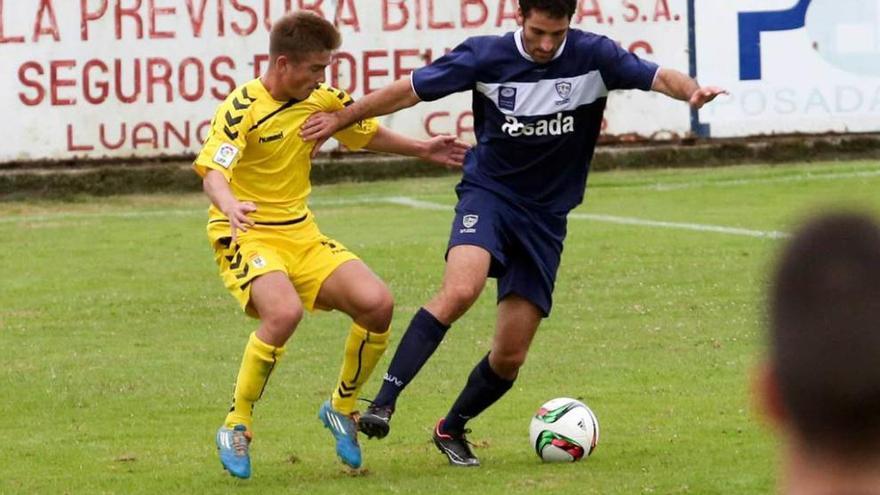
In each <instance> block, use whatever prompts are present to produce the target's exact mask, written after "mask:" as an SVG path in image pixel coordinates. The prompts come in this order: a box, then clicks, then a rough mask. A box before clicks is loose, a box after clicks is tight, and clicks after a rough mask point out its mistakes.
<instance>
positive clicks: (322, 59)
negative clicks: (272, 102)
mask: <svg viewBox="0 0 880 495" xmlns="http://www.w3.org/2000/svg"><path fill="white" fill-rule="evenodd" d="M282 57H283V56H280V57H278V58H279V63H278V70H279V72H280V73H281V85H282V87H283V88H284V92H285V93H287V96H288V97H289V98H296V99H297V100H305V99H306V98H308V97H309V95H310V94H312V90H314V89H315V88H316V87H317V86H318V84H320V83H322V82H324V80H325V79H326V77H325V73H326V72H327V66H328V65H330V62H331V61H332V60H333V54H332V53H330V52H329V51H325V52H310V53H307V54H305V55H304V56H303V57H302V58H301V59H299V60H296V59H289V58H286V57H285V58H284V61H283V62H282V61H281V60H280V59H281V58H282Z"/></svg>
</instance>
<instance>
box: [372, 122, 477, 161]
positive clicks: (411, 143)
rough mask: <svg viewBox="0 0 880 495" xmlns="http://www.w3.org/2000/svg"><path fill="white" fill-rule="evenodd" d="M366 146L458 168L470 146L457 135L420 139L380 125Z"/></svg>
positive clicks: (374, 149) (373, 149)
mask: <svg viewBox="0 0 880 495" xmlns="http://www.w3.org/2000/svg"><path fill="white" fill-rule="evenodd" d="M365 148H366V149H368V150H371V151H381V152H384V153H395V154H398V155H406V156H414V157H416V158H421V159H423V160H426V161H429V162H433V163H436V164H438V165H443V166H444V167H450V168H458V167H461V164H462V162H464V155H465V153H467V151H468V150H469V149H470V146H469V145H468V144H467V143H465V142H463V141H459V140H458V139H456V138H455V136H436V137H433V138H431V139H426V140H418V139H413V138H410V137H407V136H404V135H402V134H398V133H396V132H394V131H392V130H391V129H388V128H386V127H379V131H378V132H376V135H375V136H373V139H372V140H370V142H369V144H367V145H366V146H365Z"/></svg>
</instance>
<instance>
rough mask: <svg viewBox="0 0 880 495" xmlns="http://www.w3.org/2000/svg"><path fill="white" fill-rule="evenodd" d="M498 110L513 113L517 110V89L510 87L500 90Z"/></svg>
mask: <svg viewBox="0 0 880 495" xmlns="http://www.w3.org/2000/svg"><path fill="white" fill-rule="evenodd" d="M498 108H500V109H501V110H510V111H511V112H512V111H513V110H514V109H515V108H516V88H512V87H510V86H501V87H500V88H498Z"/></svg>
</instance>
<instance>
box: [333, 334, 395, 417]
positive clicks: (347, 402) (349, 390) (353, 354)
mask: <svg viewBox="0 0 880 495" xmlns="http://www.w3.org/2000/svg"><path fill="white" fill-rule="evenodd" d="M390 335H391V331H390V330H389V331H387V332H385V333H373V332H368V331H367V330H365V329H363V328H361V327H360V326H359V325H358V324H357V323H352V325H351V331H350V332H349V333H348V338H347V339H345V356H344V357H343V359H342V370H340V372H339V382H338V383H337V384H336V390H334V391H333V398H332V400H331V403H332V405H333V409H336V410H337V411H339V412H341V413H342V414H351V413H352V411H354V405H355V401H356V400H357V397H358V393H359V392H360V390H361V386H362V385H363V384H364V383H366V381H367V379H368V378H370V374H372V373H373V368H375V367H376V363H378V362H379V358H381V357H382V354H383V353H384V352H385V348H387V347H388V337H389V336H390Z"/></svg>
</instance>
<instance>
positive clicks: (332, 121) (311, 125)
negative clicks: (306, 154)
mask: <svg viewBox="0 0 880 495" xmlns="http://www.w3.org/2000/svg"><path fill="white" fill-rule="evenodd" d="M338 130H339V117H337V116H336V115H334V114H332V113H327V112H317V113H313V114H312V115H310V116H309V118H308V119H306V122H305V123H304V124H303V125H302V127H300V129H299V137H301V138H302V140H303V141H321V140H323V141H326V140H327V139H329V138H330V136H332V135H333V134H334V133H335V132H336V131H338Z"/></svg>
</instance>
